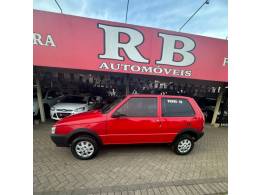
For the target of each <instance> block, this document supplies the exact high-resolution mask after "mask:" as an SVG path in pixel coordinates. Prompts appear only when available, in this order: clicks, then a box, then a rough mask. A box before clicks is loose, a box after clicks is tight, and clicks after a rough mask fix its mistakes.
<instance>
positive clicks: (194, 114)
mask: <svg viewBox="0 0 260 195" xmlns="http://www.w3.org/2000/svg"><path fill="white" fill-rule="evenodd" d="M163 99H174V100H185V101H187V102H188V104H189V105H190V107H191V109H192V111H193V114H192V115H190V116H163ZM194 116H196V112H195V110H194V108H193V106H192V104H191V103H190V101H189V100H188V99H185V98H173V97H162V98H161V117H163V118H169V117H170V118H175V117H178V118H179V117H194Z"/></svg>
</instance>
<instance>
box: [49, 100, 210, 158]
mask: <svg viewBox="0 0 260 195" xmlns="http://www.w3.org/2000/svg"><path fill="white" fill-rule="evenodd" d="M204 122H205V120H204V115H203V113H202V111H201V110H200V108H199V106H198V105H197V103H196V102H195V100H194V99H192V98H189V97H183V96H166V95H129V96H127V97H126V98H124V99H118V100H115V101H114V102H113V103H111V104H109V105H106V106H104V107H103V108H102V109H101V110H95V111H90V112H85V113H81V114H76V115H72V116H69V117H65V118H64V119H62V120H60V121H58V122H57V123H56V124H55V125H54V126H53V127H52V134H51V139H52V140H53V142H54V143H55V144H56V145H57V146H60V147H71V151H72V154H73V155H74V156H75V157H76V158H78V159H82V160H87V159H91V158H93V157H94V156H95V155H96V154H97V153H98V150H99V148H100V146H102V145H108V144H140V143H142V144H143V143H169V144H171V145H172V149H173V150H174V151H175V153H177V154H180V155H184V154H188V153H189V152H191V150H192V149H193V145H194V142H195V141H197V140H198V139H199V138H201V137H202V135H203V134H204V133H203V128H204Z"/></svg>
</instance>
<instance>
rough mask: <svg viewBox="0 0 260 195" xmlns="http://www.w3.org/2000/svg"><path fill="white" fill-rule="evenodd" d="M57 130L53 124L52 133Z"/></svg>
mask: <svg viewBox="0 0 260 195" xmlns="http://www.w3.org/2000/svg"><path fill="white" fill-rule="evenodd" d="M55 130H56V127H55V126H53V127H52V128H51V134H55Z"/></svg>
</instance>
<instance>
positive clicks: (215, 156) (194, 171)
mask: <svg viewBox="0 0 260 195" xmlns="http://www.w3.org/2000/svg"><path fill="white" fill-rule="evenodd" d="M52 124H53V123H52V122H47V123H44V124H39V125H34V131H33V134H34V135H33V146H34V148H33V154H34V163H33V166H34V175H33V176H34V177H33V179H34V183H33V185H34V194H46V193H47V194H49V193H50V194H65V192H66V194H91V193H92V194H114V193H115V194H131V193H132V194H138V193H139V194H224V193H226V192H227V175H228V145H227V140H228V130H227V127H220V128H213V127H210V126H209V125H208V126H206V129H205V136H204V137H203V138H202V139H201V140H199V141H198V142H197V143H196V144H195V148H194V150H193V151H192V152H191V153H190V154H189V155H186V156H178V155H176V154H174V153H173V152H172V151H171V150H170V148H169V146H168V145H160V144H159V145H157V144H152V145H125V146H122V145H120V146H106V147H103V148H102V149H101V151H100V153H99V155H98V156H97V157H96V158H95V159H93V160H89V161H80V160H77V159H75V158H74V157H73V156H72V155H71V152H70V149H69V148H58V147H56V146H55V145H54V144H53V143H52V141H51V140H50V138H49V133H50V127H51V125H52Z"/></svg>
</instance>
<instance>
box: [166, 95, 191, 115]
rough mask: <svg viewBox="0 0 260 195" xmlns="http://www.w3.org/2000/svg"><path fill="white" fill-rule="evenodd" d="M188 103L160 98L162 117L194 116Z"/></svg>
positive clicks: (175, 99) (179, 99) (182, 100)
mask: <svg viewBox="0 0 260 195" xmlns="http://www.w3.org/2000/svg"><path fill="white" fill-rule="evenodd" d="M194 114H195V112H194V110H193V108H192V107H191V105H190V103H189V102H188V101H187V100H185V99H181V98H162V116H163V117H182V116H194Z"/></svg>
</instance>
